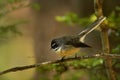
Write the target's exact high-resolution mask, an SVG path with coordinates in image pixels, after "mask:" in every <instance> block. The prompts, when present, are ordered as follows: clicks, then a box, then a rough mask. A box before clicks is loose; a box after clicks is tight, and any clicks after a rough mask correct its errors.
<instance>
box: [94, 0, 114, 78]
mask: <svg viewBox="0 0 120 80" xmlns="http://www.w3.org/2000/svg"><path fill="white" fill-rule="evenodd" d="M102 4H103V0H94V8H95V14H96V16H97V17H98V18H99V17H101V16H103V11H102ZM100 28H101V40H102V48H103V54H104V55H105V54H109V52H110V48H109V39H108V27H107V25H106V23H105V22H103V23H102V24H101V26H100ZM105 66H106V71H107V75H108V78H109V80H116V74H115V72H114V70H113V68H112V59H111V58H110V57H106V60H105ZM107 68H108V69H107Z"/></svg>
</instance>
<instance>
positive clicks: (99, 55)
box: [0, 54, 120, 75]
mask: <svg viewBox="0 0 120 80" xmlns="http://www.w3.org/2000/svg"><path fill="white" fill-rule="evenodd" d="M106 57H109V58H113V59H120V55H117V54H105V55H104V54H95V55H91V56H80V57H73V58H67V59H63V60H56V61H48V62H43V63H38V64H33V65H26V66H18V67H13V68H10V69H7V70H4V71H2V72H0V75H4V74H7V73H10V72H17V71H23V70H27V69H31V68H36V67H40V66H45V65H49V64H56V63H61V62H69V61H74V60H83V59H89V58H106Z"/></svg>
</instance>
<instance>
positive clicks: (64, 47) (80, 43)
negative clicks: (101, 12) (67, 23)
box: [51, 17, 106, 57]
mask: <svg viewBox="0 0 120 80" xmlns="http://www.w3.org/2000/svg"><path fill="white" fill-rule="evenodd" d="M105 19H106V17H100V18H98V19H97V20H96V21H94V22H93V23H92V24H91V25H89V27H88V28H87V29H85V30H83V31H82V32H80V33H79V34H78V35H75V36H63V37H59V38H56V39H53V40H52V41H51V48H52V49H53V50H54V51H55V52H56V53H57V54H59V55H60V56H62V57H66V56H69V55H72V54H75V53H77V52H79V51H80V48H87V47H88V48H89V47H91V46H89V45H88V44H86V43H85V42H84V39H85V37H86V36H87V35H88V34H89V33H90V32H92V31H93V30H95V29H96V28H97V27H98V26H99V25H100V24H101V23H102V22H103V21H104V20H105Z"/></svg>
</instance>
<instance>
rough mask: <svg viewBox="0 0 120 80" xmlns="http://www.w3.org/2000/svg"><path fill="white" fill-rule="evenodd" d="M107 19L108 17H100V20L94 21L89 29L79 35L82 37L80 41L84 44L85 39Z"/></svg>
mask: <svg viewBox="0 0 120 80" xmlns="http://www.w3.org/2000/svg"><path fill="white" fill-rule="evenodd" d="M105 19H106V17H100V18H98V19H97V20H96V21H94V22H93V23H92V24H91V25H89V27H88V28H87V29H85V30H83V31H82V32H81V33H79V34H78V35H80V36H81V38H80V41H81V42H84V39H85V37H86V36H87V35H88V34H89V33H90V32H92V31H93V30H95V29H96V28H97V27H98V26H99V25H100V24H101V23H102V22H103V21H104V20H105Z"/></svg>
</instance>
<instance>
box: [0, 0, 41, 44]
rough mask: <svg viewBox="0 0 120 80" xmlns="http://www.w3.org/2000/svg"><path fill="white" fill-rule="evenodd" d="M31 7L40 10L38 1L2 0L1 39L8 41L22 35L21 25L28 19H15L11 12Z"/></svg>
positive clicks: (0, 4) (0, 3) (0, 0)
mask: <svg viewBox="0 0 120 80" xmlns="http://www.w3.org/2000/svg"><path fill="white" fill-rule="evenodd" d="M25 7H31V8H33V9H34V10H39V9H40V6H39V4H37V3H30V2H29V0H0V41H1V42H3V41H7V40H9V39H10V38H12V37H15V36H17V35H21V34H22V31H20V28H19V26H20V25H21V24H24V23H26V22H27V20H20V19H18V20H14V18H12V17H11V16H10V15H9V14H10V13H11V12H13V11H16V10H19V9H22V8H25Z"/></svg>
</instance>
